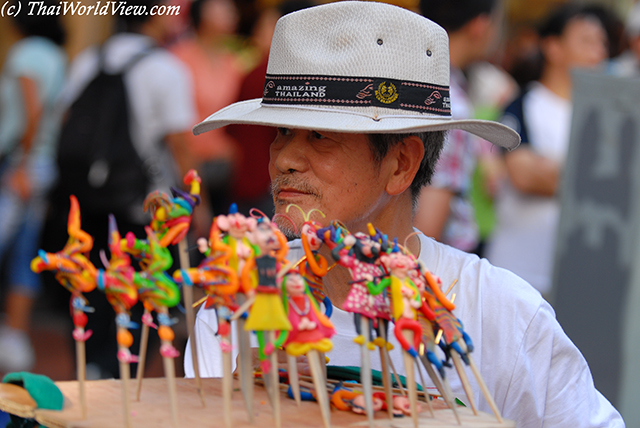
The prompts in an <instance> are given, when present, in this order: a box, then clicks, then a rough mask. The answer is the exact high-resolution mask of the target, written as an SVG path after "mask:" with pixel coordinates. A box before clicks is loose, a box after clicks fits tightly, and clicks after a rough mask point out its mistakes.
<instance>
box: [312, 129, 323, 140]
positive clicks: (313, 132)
mask: <svg viewBox="0 0 640 428" xmlns="http://www.w3.org/2000/svg"><path fill="white" fill-rule="evenodd" d="M311 135H312V136H313V138H315V139H316V140H322V139H323V138H326V137H325V136H324V135H322V134H320V133H319V132H316V131H311Z"/></svg>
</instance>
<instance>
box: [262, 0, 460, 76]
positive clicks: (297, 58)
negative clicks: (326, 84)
mask: <svg viewBox="0 0 640 428" xmlns="http://www.w3.org/2000/svg"><path fill="white" fill-rule="evenodd" d="M449 70H450V66H449V43H448V37H447V33H446V31H445V30H444V29H443V28H442V27H440V26H439V25H437V24H435V23H434V22H432V21H430V20H428V19H426V18H424V17H422V16H420V15H418V14H416V13H414V12H411V11H409V10H406V9H403V8H401V7H397V6H392V5H389V4H385V3H377V2H361V1H342V2H337V3H331V4H326V5H322V6H316V7H313V8H309V9H303V10H301V11H298V12H294V13H291V14H288V15H285V16H283V17H282V18H280V20H279V21H278V24H277V25H276V29H275V32H274V35H273V40H272V43H271V52H270V56H269V64H268V67H267V73H268V74H272V75H316V76H318V75H320V76H345V77H375V78H383V79H397V80H408V81H413V82H420V83H429V84H435V85H441V86H449Z"/></svg>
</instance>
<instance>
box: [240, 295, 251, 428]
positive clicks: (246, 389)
mask: <svg viewBox="0 0 640 428" xmlns="http://www.w3.org/2000/svg"><path fill="white" fill-rule="evenodd" d="M244 298H245V297H244V294H238V295H237V299H238V303H240V304H242V301H243V300H244ZM244 323H245V319H244V318H238V321H237V323H236V326H237V334H238V348H239V353H240V355H239V358H238V362H239V366H240V369H239V370H238V374H239V376H240V390H241V391H242V398H243V399H244V405H245V407H246V409H247V414H248V416H249V423H250V424H253V381H254V380H253V374H252V372H253V369H252V365H251V342H250V339H249V332H248V331H246V330H245V329H244Z"/></svg>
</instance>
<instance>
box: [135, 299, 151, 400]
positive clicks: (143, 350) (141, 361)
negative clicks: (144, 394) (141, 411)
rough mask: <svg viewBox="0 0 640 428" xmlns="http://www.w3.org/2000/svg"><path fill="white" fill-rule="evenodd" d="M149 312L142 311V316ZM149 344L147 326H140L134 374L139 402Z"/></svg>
mask: <svg viewBox="0 0 640 428" xmlns="http://www.w3.org/2000/svg"><path fill="white" fill-rule="evenodd" d="M148 315H149V311H148V310H147V308H145V309H144V315H143V317H145V316H148ZM148 344H149V326H148V325H146V324H144V323H143V324H142V332H141V333H140V350H139V352H138V370H137V372H136V401H140V391H141V390H142V379H143V378H144V365H145V362H146V360H147V346H148Z"/></svg>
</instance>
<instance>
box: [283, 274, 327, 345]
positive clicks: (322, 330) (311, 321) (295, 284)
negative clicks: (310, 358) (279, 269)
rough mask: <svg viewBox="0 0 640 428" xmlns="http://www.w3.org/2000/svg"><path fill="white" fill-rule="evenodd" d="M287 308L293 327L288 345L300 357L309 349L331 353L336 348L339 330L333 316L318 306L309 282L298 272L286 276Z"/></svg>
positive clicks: (284, 282)
mask: <svg viewBox="0 0 640 428" xmlns="http://www.w3.org/2000/svg"><path fill="white" fill-rule="evenodd" d="M282 282H283V287H284V292H285V309H286V311H287V317H288V318H289V321H290V322H291V326H292V329H291V330H290V331H289V332H288V333H287V338H286V341H285V342H284V347H285V349H286V351H287V353H288V354H290V355H294V356H296V357H298V356H300V355H305V354H306V353H307V352H308V351H309V350H311V349H315V350H317V351H319V352H324V353H326V352H329V351H331V349H332V348H333V344H332V343H331V340H330V339H331V337H332V336H333V335H334V334H335V329H334V328H333V324H331V321H330V320H329V318H327V317H326V316H325V315H324V314H323V313H322V312H320V310H319V308H318V304H317V302H316V301H315V299H314V298H313V296H312V295H311V290H310V289H309V287H308V286H307V284H306V281H305V280H304V278H303V277H302V275H300V273H299V272H297V271H290V272H289V273H287V274H286V275H285V276H284V278H283V281H282Z"/></svg>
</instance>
